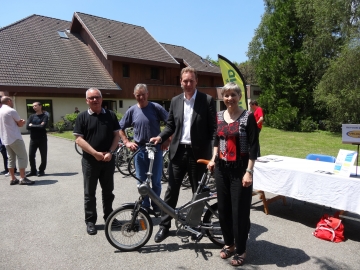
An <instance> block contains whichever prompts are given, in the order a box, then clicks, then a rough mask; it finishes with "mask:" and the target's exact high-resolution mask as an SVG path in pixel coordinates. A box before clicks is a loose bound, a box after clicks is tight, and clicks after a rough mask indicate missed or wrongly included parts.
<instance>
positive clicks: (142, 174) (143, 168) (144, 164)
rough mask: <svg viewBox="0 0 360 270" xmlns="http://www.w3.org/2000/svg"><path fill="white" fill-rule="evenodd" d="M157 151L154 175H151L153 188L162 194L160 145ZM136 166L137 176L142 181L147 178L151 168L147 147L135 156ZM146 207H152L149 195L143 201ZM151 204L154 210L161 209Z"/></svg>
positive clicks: (158, 193)
mask: <svg viewBox="0 0 360 270" xmlns="http://www.w3.org/2000/svg"><path fill="white" fill-rule="evenodd" d="M156 150H157V152H156V153H155V160H154V164H153V170H152V177H151V188H152V190H153V191H154V192H155V193H156V194H157V195H158V196H160V194H161V176H162V166H163V159H162V150H161V149H160V145H157V146H156ZM134 159H135V168H136V177H137V178H139V179H140V180H142V181H145V180H146V177H147V176H146V173H147V172H148V170H149V165H150V159H149V158H148V153H147V152H146V148H145V147H143V148H142V149H141V150H140V151H139V152H138V153H137V155H136V156H135V158H134ZM143 206H144V207H150V199H149V197H148V196H146V197H145V198H144V202H143ZM151 206H152V207H153V209H154V210H157V209H159V207H158V206H157V205H156V204H154V203H153V202H151Z"/></svg>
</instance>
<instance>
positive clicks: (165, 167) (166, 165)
mask: <svg viewBox="0 0 360 270" xmlns="http://www.w3.org/2000/svg"><path fill="white" fill-rule="evenodd" d="M169 164H170V157H169V150H166V151H164V154H163V167H162V179H161V180H162V181H163V182H168V181H169Z"/></svg>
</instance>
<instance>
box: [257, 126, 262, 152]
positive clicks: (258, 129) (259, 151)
mask: <svg viewBox="0 0 360 270" xmlns="http://www.w3.org/2000/svg"><path fill="white" fill-rule="evenodd" d="M258 130H259V135H260V131H261V128H258ZM257 157H261V154H260V143H259V150H258V153H257Z"/></svg>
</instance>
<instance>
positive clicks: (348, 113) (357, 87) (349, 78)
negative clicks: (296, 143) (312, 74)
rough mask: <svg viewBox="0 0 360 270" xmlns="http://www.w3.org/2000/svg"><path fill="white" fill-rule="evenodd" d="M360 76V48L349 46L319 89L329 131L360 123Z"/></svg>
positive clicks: (317, 97)
mask: <svg viewBox="0 0 360 270" xmlns="http://www.w3.org/2000/svg"><path fill="white" fill-rule="evenodd" d="M357 43H358V42H357ZM359 74H360V44H356V45H355V46H351V45H350V44H349V45H348V46H346V47H345V48H344V49H343V51H342V53H341V56H340V57H339V58H337V59H336V60H334V61H333V62H332V63H331V65H330V68H329V69H328V70H327V71H326V73H325V75H324V77H323V78H322V80H321V82H320V83H319V85H318V86H317V88H316V89H315V93H314V94H315V101H316V102H317V104H318V105H319V106H320V107H322V108H324V109H326V111H327V114H328V117H327V119H326V120H325V121H324V124H325V125H326V127H327V128H328V129H329V130H331V131H340V130H341V124H343V123H346V124H348V123H353V124H358V123H360V109H359V108H360V76H359Z"/></svg>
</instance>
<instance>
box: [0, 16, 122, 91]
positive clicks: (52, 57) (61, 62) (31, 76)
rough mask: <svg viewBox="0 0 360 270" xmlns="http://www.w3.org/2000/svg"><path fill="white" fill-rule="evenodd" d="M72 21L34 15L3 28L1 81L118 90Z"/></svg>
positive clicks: (2, 83) (1, 30)
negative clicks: (73, 28) (62, 33)
mask: <svg viewBox="0 0 360 270" xmlns="http://www.w3.org/2000/svg"><path fill="white" fill-rule="evenodd" d="M69 27H70V22H67V21H63V20H58V19H53V18H49V17H45V16H40V15H32V16H29V17H27V18H25V19H23V20H20V21H18V22H16V23H14V24H11V25H9V26H6V27H4V28H1V29H0V85H6V86H39V87H41V86H43V87H66V88H88V87H97V88H99V89H109V90H111V89H113V90H119V88H118V86H117V85H116V84H115V83H114V82H113V79H112V78H111V76H110V74H108V72H107V71H106V70H105V69H104V67H103V66H102V64H101V63H100V62H99V60H98V59H97V58H96V56H95V54H94V53H93V52H92V51H91V50H90V49H89V48H88V47H87V45H86V44H85V43H84V42H83V40H82V39H81V37H80V36H79V35H78V34H72V33H68V32H66V34H67V36H68V37H69V39H64V38H61V37H60V36H59V34H58V33H57V31H65V30H66V29H68V28H69Z"/></svg>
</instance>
